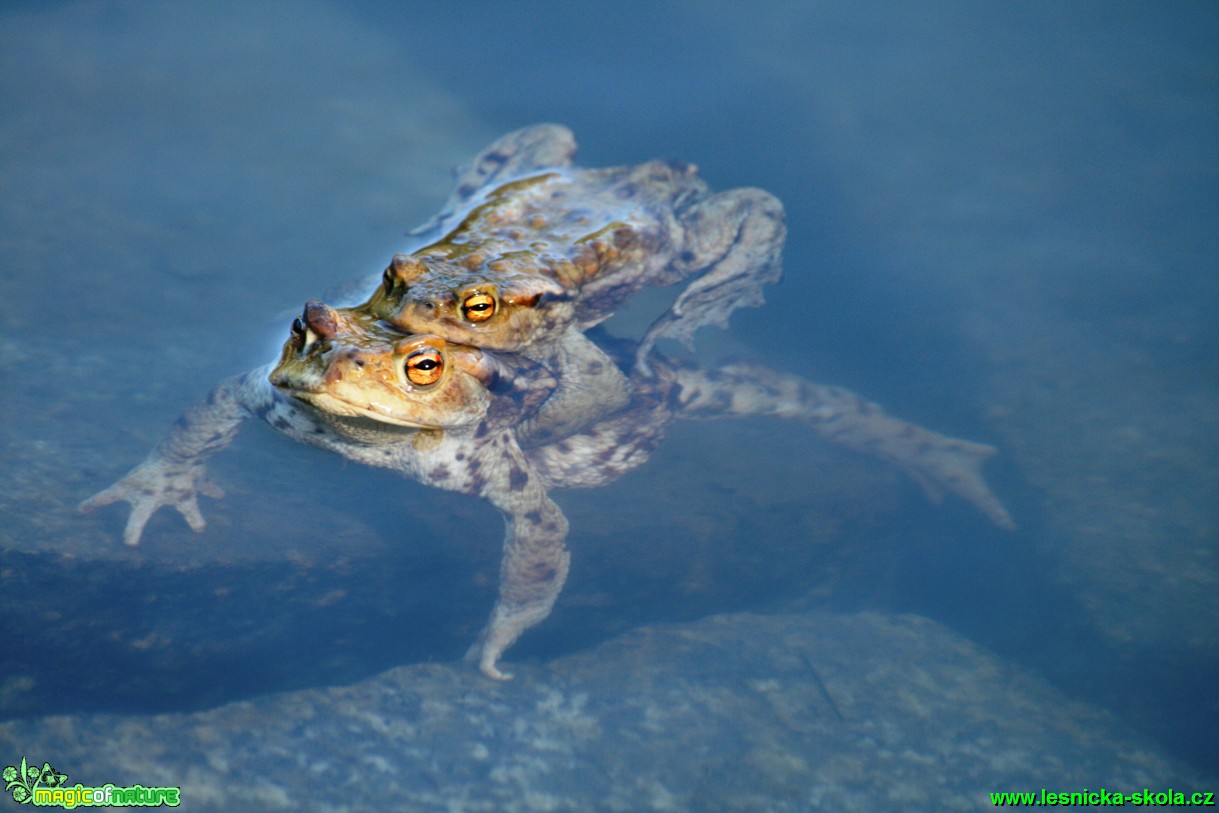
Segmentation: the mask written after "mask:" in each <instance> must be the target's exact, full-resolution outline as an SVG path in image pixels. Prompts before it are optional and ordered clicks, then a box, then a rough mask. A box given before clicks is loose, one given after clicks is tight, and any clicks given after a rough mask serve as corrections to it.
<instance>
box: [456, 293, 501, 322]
mask: <svg viewBox="0 0 1219 813" xmlns="http://www.w3.org/2000/svg"><path fill="white" fill-rule="evenodd" d="M461 315H462V316H464V317H466V320H467V321H470V322H485V321H487V320H488V319H490V318H491V317H492V316H494V315H495V297H493V296H491V294H484V293H477V294H470V295H469V296H467V297H466V299H465V301H464V302H462V303H461Z"/></svg>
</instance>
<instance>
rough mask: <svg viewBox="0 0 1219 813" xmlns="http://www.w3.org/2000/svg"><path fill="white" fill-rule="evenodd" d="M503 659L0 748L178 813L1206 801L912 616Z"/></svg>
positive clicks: (1086, 711)
mask: <svg viewBox="0 0 1219 813" xmlns="http://www.w3.org/2000/svg"><path fill="white" fill-rule="evenodd" d="M512 666H513V668H514V670H515V674H516V678H515V680H513V681H511V682H509V683H497V682H493V681H491V680H488V679H487V678H485V677H482V676H481V675H479V674H478V673H477V672H476V671H475V670H474V669H473V668H471V667H467V666H463V665H460V664H452V665H450V664H422V665H415V666H406V667H401V668H395V669H391V670H389V671H387V672H384V673H382V674H380V675H378V676H376V677H373V678H371V679H368V680H365V681H362V682H359V683H356V684H354V685H351V686H346V687H339V688H328V689H311V690H304V691H296V692H288V693H282V694H274V695H268V696H265V697H261V698H255V699H252V700H247V701H243V702H237V703H231V704H228V705H224V706H221V707H218V708H215V709H212V710H210V711H205V712H198V713H192V714H163V715H154V716H119V715H107V714H87V715H79V716H52V717H43V718H32V719H24V720H13V721H10V722H7V723H4V724H2V725H0V753H2V754H4V755H6V756H7V755H14V758H15V759H20V758H21V757H22V756H25V757H27V758H28V759H29V762H30V764H31V765H34V764H37V765H42V764H43V762H44V761H47V762H50V763H51V765H53V766H54V769H55V771H58V772H62V773H64V774H66V776H67V779H66V782H65V783H64V786H65V787H72V786H74V785H75V784H76V783H81V784H82V785H84V786H86V787H103V786H104V785H105V784H106V783H111V784H113V785H116V786H119V787H131V786H134V785H136V784H139V785H142V786H144V787H145V788H149V787H180V788H181V806H182V808H183V809H188V810H192V811H212V810H215V811H220V810H226V811H227V810H243V811H261V810H304V811H360V810H374V809H389V810H402V811H566V810H605V811H645V810H656V811H662V810H669V811H687V810H689V811H755V810H768V811H806V810H833V811H854V810H861V811H862V810H869V811H875V810H882V809H901V810H916V811H918V810H926V811H953V810H979V809H986V808H990V807H991V797H990V794H991V793H992V792H1003V791H1028V792H1034V793H1036V792H1040V791H1041V789H1042V788H1045V789H1046V790H1048V791H1052V792H1056V793H1057V792H1072V791H1084V790H1085V789H1086V790H1090V791H1098V790H1100V789H1102V788H1103V789H1105V790H1106V791H1107V792H1114V791H1120V792H1123V793H1136V792H1137V793H1141V792H1142V791H1143V790H1144V789H1145V788H1147V789H1150V791H1151V792H1153V793H1155V792H1159V791H1167V790H1168V789H1169V788H1172V789H1174V790H1176V791H1185V792H1186V793H1189V792H1191V791H1205V790H1207V789H1213V788H1214V782H1213V781H1208V780H1204V779H1202V778H1200V777H1197V776H1194V775H1191V773H1190V772H1189V770H1188V769H1186V768H1184V767H1182V766H1180V765H1178V764H1176V763H1174V762H1172V761H1171V760H1170V759H1169V758H1168V757H1166V756H1164V755H1162V754H1161V753H1160V752H1159V751H1157V748H1156V747H1155V746H1154V745H1152V744H1150V743H1148V742H1146V741H1143V740H1141V739H1140V738H1139V737H1138V736H1137V735H1135V734H1134V733H1133V732H1132V731H1131V730H1130V729H1129V728H1128V727H1126V726H1125V725H1123V724H1122V723H1121V722H1120V721H1119V720H1118V719H1117V718H1115V717H1113V716H1112V715H1110V714H1109V713H1107V712H1103V711H1098V710H1096V709H1094V708H1091V707H1089V706H1087V705H1084V704H1081V703H1079V702H1075V701H1072V700H1069V699H1067V698H1065V697H1064V696H1063V695H1062V694H1061V693H1060V692H1058V691H1057V690H1055V689H1053V688H1052V687H1050V686H1049V685H1048V684H1047V683H1045V682H1044V681H1042V680H1041V679H1040V678H1037V677H1035V676H1031V675H1030V674H1028V673H1025V672H1022V671H1020V670H1018V669H1016V668H1015V667H1013V666H1011V665H1009V664H1007V663H1004V662H1002V661H1000V660H999V659H997V658H996V657H994V656H993V655H991V654H989V653H988V652H986V651H984V650H982V649H980V648H979V647H978V646H976V645H974V644H972V643H970V642H969V641H967V640H965V639H963V638H961V637H960V636H958V635H956V634H955V633H953V632H951V631H949V630H947V629H945V628H944V627H941V626H939V625H937V624H935V623H934V622H931V621H928V620H926V619H923V618H920V617H916V616H904V615H902V616H891V615H880V614H875V613H862V614H856V615H835V614H828V613H820V612H818V613H811V614H787V615H770V616H762V615H753V614H733V615H720V616H715V617H711V618H707V619H705V620H702V621H699V622H697V623H690V624H672V625H662V626H653V627H645V628H640V629H637V630H634V631H632V632H629V633H627V634H624V635H622V636H621V637H618V638H616V639H613V640H610V641H608V642H606V643H604V644H601V645H599V646H596V647H594V648H591V649H589V650H586V651H584V652H581V653H578V654H574V655H569V656H566V657H561V658H558V659H556V660H553V661H551V662H548V663H516V664H512Z"/></svg>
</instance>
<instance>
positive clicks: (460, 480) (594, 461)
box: [81, 302, 1012, 679]
mask: <svg viewBox="0 0 1219 813" xmlns="http://www.w3.org/2000/svg"><path fill="white" fill-rule="evenodd" d="M419 353H424V354H427V359H428V360H429V361H436V363H437V364H439V365H440V369H439V371H438V372H437V371H436V370H435V369H432V370H429V371H428V374H429V375H431V374H433V373H434V374H435V378H434V379H429V380H428V382H427V383H426V384H423V385H417V384H413V383H412V382H411V381H410V379H409V374H408V373H407V372H405V370H406V369H407V367H409V365H410V364H411V363H412V360H413V359H417V358H418V357H419V356H418V354H419ZM507 376H514V377H513V378H511V380H509V379H508V378H507ZM632 384H633V392H634V395H633V397H632V400H631V401H630V403H628V405H627V406H625V407H624V408H623V409H621V410H620V411H619V412H617V413H615V414H613V415H611V416H608V417H607V418H604V419H602V420H600V421H598V422H597V423H595V424H594V425H592V426H590V427H588V428H586V429H585V430H584V431H582V432H579V433H577V434H575V435H572V436H570V437H567V438H564V439H563V440H560V441H557V442H555V443H552V444H549V445H546V446H542V447H538V448H535V449H531V450H528V451H527V452H526V451H522V450H521V448H520V446H519V444H518V443H517V439H516V437H515V435H514V426H515V425H516V424H517V423H518V422H519V420H520V418H521V416H522V414H526V413H527V412H528V411H529V410H531V409H535V408H536V405H537V402H538V401H539V400H540V398H541V397H543V396H544V395H545V394H547V393H548V392H549V391H550V389H551V388H553V385H554V381H553V379H552V378H551V377H550V376H549V374H548V373H547V372H546V371H545V370H544V369H541V368H538V367H527V366H526V367H520V366H518V367H508V366H507V365H505V364H504V363H503V362H502V361H501V360H499V359H496V358H494V357H492V356H490V355H489V354H487V353H485V352H482V351H479V350H477V349H475V348H469V347H463V346H457V345H451V344H449V343H447V342H444V341H443V340H441V339H439V338H438V337H435V336H402V335H400V334H397V333H392V332H385V331H384V330H383V329H382V328H381V327H380V326H378V325H377V324H375V323H374V322H373V321H372V320H370V319H368V318H367V317H366V315H364V314H362V313H358V312H353V311H349V310H340V311H336V310H333V309H331V308H328V307H326V306H325V305H322V304H321V303H317V302H311V303H309V304H308V305H307V306H306V308H305V312H304V314H303V315H302V317H301V318H300V319H298V320H297V322H296V323H294V325H293V330H292V335H291V336H290V338H289V339H288V341H287V343H286V344H285V345H284V350H283V353H282V355H281V358H280V361H279V363H278V364H276V365H274V366H273V368H272V367H271V366H268V367H264V368H260V369H258V370H254V371H253V372H251V373H247V374H246V375H244V376H238V377H236V378H231V379H228V380H227V381H224V382H222V383H221V384H220V386H219V387H217V388H216V389H215V390H214V391H213V392H212V394H211V395H210V396H209V397H208V399H207V400H206V401H205V402H204V403H202V404H200V405H198V406H196V407H195V408H193V409H192V410H190V411H189V412H188V413H187V414H186V415H185V416H183V418H181V419H180V420H179V421H178V422H177V424H176V425H175V426H174V429H173V431H172V432H171V433H170V435H169V437H168V438H167V439H166V440H165V441H164V442H162V443H161V444H160V445H159V446H157V448H156V449H154V450H153V452H152V453H151V454H150V455H149V456H148V458H147V459H146V460H145V461H144V462H143V463H141V464H140V465H139V466H137V467H136V468H135V469H134V470H132V471H131V472H130V473H129V474H128V475H127V476H125V477H124V478H123V479H122V480H120V481H119V482H118V483H116V484H115V485H114V486H111V487H110V488H109V489H106V490H105V491H103V492H101V493H99V494H97V495H96V496H94V497H93V498H91V499H89V500H87V501H85V502H84V503H82V505H81V508H82V510H86V511H88V510H92V509H93V508H96V507H99V506H103V505H108V504H110V503H114V502H118V501H126V502H129V503H131V506H132V511H131V515H130V517H129V519H128V523H127V529H126V533H125V536H124V540H125V541H126V542H127V544H130V545H135V544H138V542H139V538H140V535H141V533H142V531H143V528H144V525H145V523H146V522H147V520H148V518H149V517H150V516H151V515H152V513H153V512H154V511H156V510H157V509H158V508H160V507H162V506H171V507H173V508H175V509H177V510H178V511H179V512H180V513H181V514H182V515H183V516H184V517H185V518H186V520H187V522H189V523H190V525H191V527H192V528H194V529H195V530H202V529H203V527H204V522H203V518H202V516H201V515H200V513H199V509H198V505H197V501H196V492H197V491H202V492H203V493H205V494H209V495H210V496H219V494H218V493H217V492H215V491H214V490H210V489H211V487H210V486H209V484H208V483H207V480H206V473H205V469H204V463H205V461H206V460H207V458H208V457H210V456H211V455H212V454H214V453H215V452H217V451H219V450H220V449H222V448H224V447H225V446H227V445H228V444H229V443H230V442H231V441H232V439H233V437H234V436H235V435H236V433H237V429H238V427H239V425H240V423H241V422H242V421H243V420H245V419H246V418H250V417H259V418H262V419H263V420H265V421H266V422H267V423H269V424H270V425H271V426H272V427H274V428H275V429H277V430H279V431H280V432H283V433H284V434H286V435H288V436H289V437H291V438H293V439H295V440H299V441H302V442H305V443H310V444H313V445H316V446H320V447H323V448H326V449H330V450H332V451H334V452H337V453H339V454H341V455H343V456H344V457H346V458H348V459H351V460H355V461H357V462H360V463H365V464H367V465H370V466H379V467H382V468H388V469H392V470H394V471H397V472H399V473H401V474H403V475H404V476H407V477H411V478H413V479H416V480H419V481H420V482H422V483H425V484H427V485H431V486H435V487H437V488H442V489H446V490H450V491H459V492H462V493H466V494H473V495H476V496H479V497H482V498H484V499H486V500H488V501H489V502H491V503H492V504H493V505H495V506H496V507H497V508H499V509H500V511H502V512H503V514H504V516H505V520H506V525H507V533H506V538H505V543H504V555H503V560H502V565H501V570H500V588H499V597H498V599H497V601H496V604H495V608H494V610H493V612H492V615H491V619H490V621H489V622H488V624H487V627H486V629H485V630H484V632H483V633H482V635H481V636H480V638H479V641H478V642H477V643H476V644H475V645H474V647H473V648H472V649H471V653H470V657H471V658H473V659H474V660H477V662H478V663H479V667H480V669H481V670H482V671H483V673H484V674H486V675H488V676H490V677H493V678H497V679H504V678H506V677H508V676H507V675H505V674H504V673H503V672H501V671H500V670H499V668H498V661H499V658H500V656H501V655H502V654H503V652H504V651H505V650H506V649H507V648H508V647H509V646H511V645H512V643H513V642H515V641H516V639H517V638H518V637H519V636H520V634H521V633H522V632H523V631H524V630H526V629H528V628H529V627H531V626H533V625H534V624H537V623H539V622H540V621H542V620H543V619H544V618H546V616H547V615H549V613H550V610H551V608H552V607H553V605H554V601H555V598H556V597H557V596H558V593H559V591H560V590H561V589H562V586H563V582H564V580H565V579H566V575H567V571H568V565H569V555H568V552H567V547H566V536H567V520H566V519H565V518H564V516H563V514H562V512H561V511H560V509H559V508H558V506H557V505H555V503H554V502H553V501H552V500H551V499H550V497H549V496H548V494H547V490H548V488H550V487H593V486H599V485H603V484H605V483H607V482H609V481H611V480H613V479H614V478H616V477H619V476H621V475H622V474H623V473H625V472H626V471H629V470H630V469H632V468H634V467H636V466H638V465H640V464H641V463H643V462H644V461H645V460H647V458H648V456H649V454H650V453H651V452H652V450H653V449H655V448H656V446H657V445H658V444H659V443H660V441H661V439H662V438H663V437H664V434H665V431H666V429H667V427H668V425H669V423H670V422H671V421H672V420H673V419H675V418H725V417H739V416H750V415H771V416H776V417H784V418H797V419H801V420H803V421H805V422H807V423H808V425H809V426H810V427H811V429H812V430H813V431H815V432H817V433H818V434H820V435H822V436H824V437H826V438H827V439H829V440H831V441H833V442H836V443H840V444H843V445H845V446H847V447H849V448H852V449H856V450H858V451H861V452H864V453H867V454H872V455H875V456H878V457H881V458H883V459H886V460H889V461H891V462H893V463H895V464H897V465H898V466H900V467H901V468H902V469H903V470H904V471H906V472H907V473H908V474H910V475H911V476H912V477H913V478H914V479H916V480H917V481H918V482H919V483H920V484H922V485H923V486H924V488H926V489H927V490H928V493H929V494H931V495H932V496H933V497H937V498H938V496H939V495H941V494H943V493H944V492H946V491H947V492H952V493H955V494H957V495H959V496H962V497H964V498H966V499H968V500H970V501H972V502H973V503H974V504H975V505H976V506H977V507H978V508H979V509H980V510H982V511H983V512H984V513H986V514H987V516H989V517H990V518H991V519H992V520H993V521H994V522H996V523H997V524H999V525H1001V526H1003V527H1007V528H1010V527H1012V523H1011V519H1010V517H1009V516H1008V514H1007V512H1006V511H1005V510H1004V508H1003V506H1002V504H1001V503H1000V502H999V501H998V499H996V498H995V496H994V495H993V494H992V493H991V491H990V489H989V488H988V487H987V486H986V483H985V482H984V481H983V480H982V478H981V473H980V468H981V464H982V462H983V461H984V460H985V459H986V458H987V457H989V456H990V455H991V454H992V453H993V451H994V450H993V449H991V448H990V447H987V446H982V445H980V444H974V443H969V442H966V441H961V440H956V439H953V438H947V437H944V436H943V435H938V434H935V433H933V432H929V431H927V430H925V429H921V428H919V427H917V426H914V425H912V424H909V423H906V422H904V421H900V420H897V419H895V418H892V417H890V416H888V415H886V414H885V413H884V412H883V411H882V410H881V409H880V408H879V407H877V406H876V405H875V404H871V403H869V402H867V401H865V400H863V399H862V398H859V397H858V396H856V395H854V394H852V393H850V392H847V391H845V390H842V389H840V388H836V387H824V386H820V385H816V384H812V383H809V382H807V381H803V380H801V379H799V378H796V377H794V376H789V375H784V374H782V373H777V372H774V371H771V370H767V369H765V368H762V367H758V366H754V365H745V364H737V365H730V366H727V367H724V368H722V369H720V370H714V371H706V370H701V369H698V368H696V367H693V366H689V365H678V364H674V363H671V362H667V361H665V360H663V359H660V358H659V357H655V358H654V361H653V364H652V365H650V367H649V372H648V373H644V372H642V371H638V370H637V371H636V373H635V374H634V376H633V381H632Z"/></svg>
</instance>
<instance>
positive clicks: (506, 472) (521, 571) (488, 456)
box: [433, 430, 570, 680]
mask: <svg viewBox="0 0 1219 813" xmlns="http://www.w3.org/2000/svg"><path fill="white" fill-rule="evenodd" d="M467 460H469V461H470V462H471V463H472V464H474V468H475V469H476V470H477V472H478V477H479V478H486V479H485V481H484V482H485V485H484V486H483V487H482V488H480V489H479V490H478V493H479V494H480V496H483V497H485V498H486V499H488V500H490V501H491V503H492V504H494V505H495V506H496V507H497V508H499V509H500V510H501V511H503V512H504V518H505V523H506V534H505V539H504V555H503V559H502V560H501V562H500V573H499V597H498V599H497V600H496V602H495V608H494V609H493V610H492V612H491V619H490V621H488V622H487V626H486V628H485V629H484V630H483V632H482V634H481V635H480V636H479V638H478V641H477V642H475V644H474V646H472V647H471V648H470V651H469V652H468V653H466V659H467V660H469V661H477V662H478V667H479V669H480V670H481V671H482V673H483V674H485V675H487V676H488V677H491V678H495V679H496V680H508V679H509V678H511V675H509V674H505V673H504V672H501V671H500V670H499V668H498V666H497V664H498V662H499V658H500V656H501V655H503V653H504V652H505V650H507V649H508V647H510V646H512V644H514V643H515V642H516V639H517V638H519V637H520V636H521V633H523V632H524V631H525V630H527V629H529V628H530V627H532V626H534V625H535V624H538V623H540V622H541V621H542V620H543V619H545V618H546V617H547V616H548V615H550V611H551V608H553V607H554V602H555V599H556V598H558V595H559V591H560V590H562V589H563V583H564V582H565V581H566V580H567V569H568V564H569V559H570V557H569V555H568V552H567V518H566V517H564V516H563V512H562V511H561V510H559V507H558V506H557V505H555V504H554V501H552V500H551V499H550V497H549V496H547V494H546V489H545V487H544V485H543V484H542V480H541V478H540V477H539V476H538V474H537V472H535V471H534V469H533V467H532V466H531V465H530V463H529V461H528V460H526V458H525V456H524V454H523V453H522V452H521V450H520V448H519V447H518V446H517V445H516V441H515V440H514V439H513V438H512V436H511V432H510V431H509V430H506V431H505V432H503V433H501V434H500V435H499V436H498V437H495V438H493V439H492V440H491V441H490V442H489V443H486V444H484V445H483V446H482V447H481V448H480V451H479V453H478V454H476V455H474V456H471V457H469V458H467ZM433 484H434V485H442V484H440V483H433Z"/></svg>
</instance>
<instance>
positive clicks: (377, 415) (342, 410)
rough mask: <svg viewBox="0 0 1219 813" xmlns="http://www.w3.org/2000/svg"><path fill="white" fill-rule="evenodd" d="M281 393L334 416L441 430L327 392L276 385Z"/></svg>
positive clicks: (411, 427) (412, 427) (432, 425)
mask: <svg viewBox="0 0 1219 813" xmlns="http://www.w3.org/2000/svg"><path fill="white" fill-rule="evenodd" d="M275 386H276V387H277V388H278V389H279V391H280V392H282V393H283V394H284V395H287V396H289V397H291V398H295V399H296V400H298V401H303V402H304V403H306V404H308V405H309V406H311V407H314V408H315V409H318V410H321V411H322V412H324V413H327V414H329V415H332V416H339V417H345V418H367V419H369V420H372V421H376V422H377V423H380V424H392V425H393V426H398V427H401V428H403V429H440V428H442V427H439V426H437V425H436V424H430V423H421V422H419V421H410V420H405V419H403V418H401V417H399V416H397V415H394V414H392V413H390V412H388V411H385V410H382V409H378V408H377V407H376V406H374V405H371V404H362V403H356V402H353V401H348V400H346V399H343V398H339V397H336V396H334V395H332V394H330V393H327V392H312V391H309V390H301V389H296V388H294V387H290V386H286V385H283V384H276V385H275Z"/></svg>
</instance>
